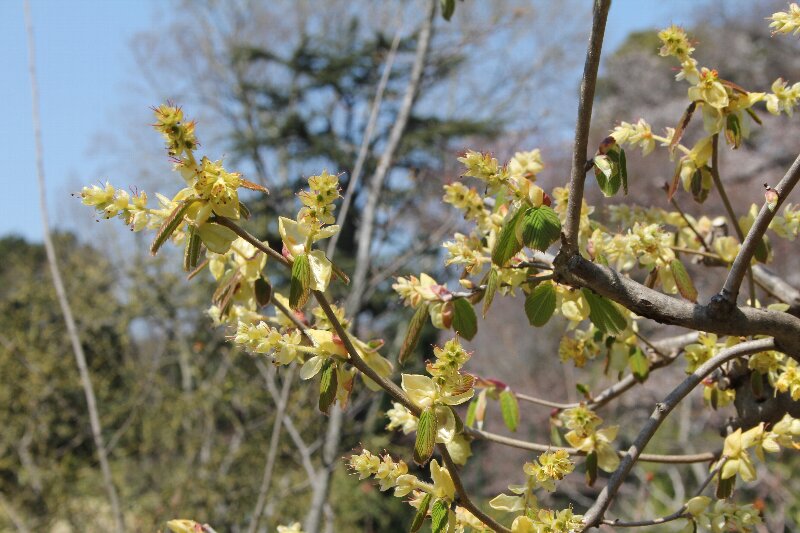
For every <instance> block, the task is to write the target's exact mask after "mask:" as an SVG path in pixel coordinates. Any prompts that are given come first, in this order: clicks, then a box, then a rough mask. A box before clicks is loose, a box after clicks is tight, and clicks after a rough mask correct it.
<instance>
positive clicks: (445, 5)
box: [441, 0, 456, 21]
mask: <svg viewBox="0 0 800 533" xmlns="http://www.w3.org/2000/svg"><path fill="white" fill-rule="evenodd" d="M441 3H442V18H444V20H447V21H450V19H451V18H452V17H453V13H455V10H456V0H441Z"/></svg>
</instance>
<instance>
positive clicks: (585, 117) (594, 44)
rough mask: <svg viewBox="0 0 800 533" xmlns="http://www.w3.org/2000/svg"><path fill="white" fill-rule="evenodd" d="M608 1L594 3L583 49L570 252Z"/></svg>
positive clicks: (566, 245)
mask: <svg viewBox="0 0 800 533" xmlns="http://www.w3.org/2000/svg"><path fill="white" fill-rule="evenodd" d="M610 7H611V0H595V2H594V16H593V18H592V32H591V34H590V35H589V45H588V48H587V49H586V62H585V63H584V66H583V79H582V81H581V89H580V99H579V101H578V119H577V121H576V124H575V144H574V147H573V149H572V169H571V171H570V180H569V202H568V204H567V220H566V224H565V226H564V235H563V241H564V249H565V250H566V251H568V252H569V253H576V252H577V250H578V233H579V230H580V221H581V207H582V205H583V186H584V183H585V180H586V150H587V146H588V144H589V125H590V123H591V121H592V105H593V104H594V90H595V85H596V83H597V69H598V67H599V66H600V53H601V51H602V48H603V35H604V34H605V31H606V20H607V19H608V10H609V8H610Z"/></svg>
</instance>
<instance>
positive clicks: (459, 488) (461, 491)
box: [436, 443, 511, 533]
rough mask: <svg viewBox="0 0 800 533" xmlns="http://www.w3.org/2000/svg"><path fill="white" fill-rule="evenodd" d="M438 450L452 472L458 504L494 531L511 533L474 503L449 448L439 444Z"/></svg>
mask: <svg viewBox="0 0 800 533" xmlns="http://www.w3.org/2000/svg"><path fill="white" fill-rule="evenodd" d="M436 448H437V449H438V450H439V453H440V454H441V456H442V460H444V464H445V466H446V467H447V470H448V472H450V477H451V478H452V479H453V485H454V486H455V488H456V492H457V493H458V504H459V505H460V506H461V507H463V508H464V509H466V510H467V511H469V512H470V513H472V514H473V515H475V517H476V518H477V519H478V520H480V521H481V522H483V523H484V524H486V525H487V526H489V527H491V528H492V530H493V531H499V532H501V533H511V530H510V529H508V528H507V527H505V526H503V525H502V524H499V523H497V522H496V521H495V520H494V519H493V518H492V517H490V516H489V515H487V514H486V513H484V512H483V511H482V510H481V509H480V507H478V506H477V505H475V504H474V503H472V500H471V499H470V497H469V494H468V493H467V491H466V489H465V488H464V484H463V483H462V482H461V476H460V475H459V474H458V466H456V464H455V462H453V458H452V457H450V452H448V451H447V446H446V445H445V444H442V443H439V444H437V445H436Z"/></svg>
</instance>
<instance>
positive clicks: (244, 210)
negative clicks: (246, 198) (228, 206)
mask: <svg viewBox="0 0 800 533" xmlns="http://www.w3.org/2000/svg"><path fill="white" fill-rule="evenodd" d="M250 214H251V213H250V209H248V207H247V206H246V205H244V204H243V203H242V202H239V216H240V217H241V218H243V219H245V220H250Z"/></svg>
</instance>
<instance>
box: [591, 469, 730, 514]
mask: <svg viewBox="0 0 800 533" xmlns="http://www.w3.org/2000/svg"><path fill="white" fill-rule="evenodd" d="M726 462H728V461H727V459H726V458H724V457H723V458H722V460H721V461H720V462H719V463H718V464H717V465H715V466H714V468H712V469H711V472H709V474H708V476H706V479H705V480H704V481H703V483H702V484H701V485H700V487H699V488H698V489H697V492H695V497H697V496H700V495H701V494H702V493H703V491H704V490H706V487H707V486H708V484H709V483H711V481H712V480H713V479H714V477H715V476H716V475H717V472H719V471H720V470H722V467H723V466H724V465H725V463H726ZM687 508H688V507H687V505H686V504H685V503H684V504H683V505H681V507H680V509H678V510H677V511H675V512H674V513H672V514H669V515H667V516H664V517H661V518H652V519H650V520H637V521H634V522H623V521H621V520H603V524H605V525H607V526H615V527H649V526H656V525H658V524H665V523H667V522H672V521H673V520H679V519H681V518H688V515H687V514H686V509H687Z"/></svg>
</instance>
